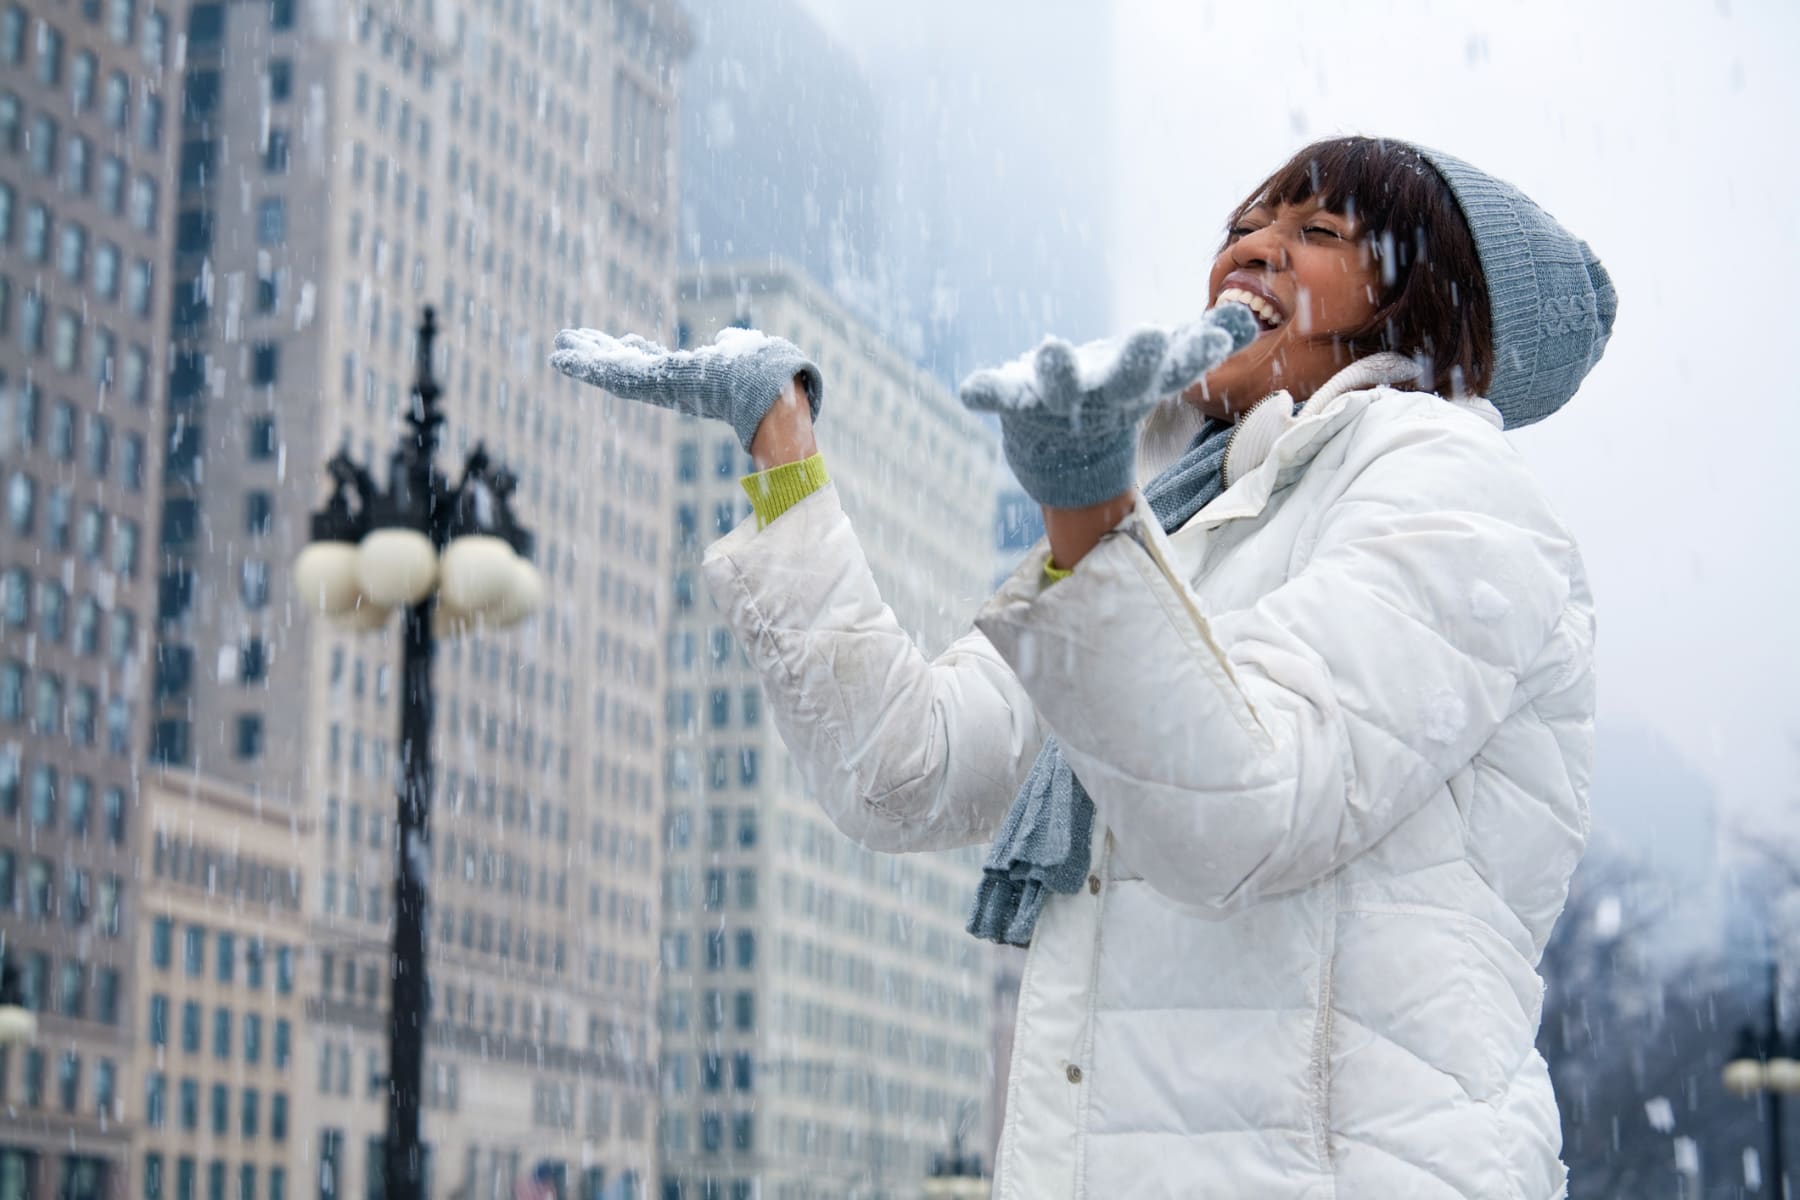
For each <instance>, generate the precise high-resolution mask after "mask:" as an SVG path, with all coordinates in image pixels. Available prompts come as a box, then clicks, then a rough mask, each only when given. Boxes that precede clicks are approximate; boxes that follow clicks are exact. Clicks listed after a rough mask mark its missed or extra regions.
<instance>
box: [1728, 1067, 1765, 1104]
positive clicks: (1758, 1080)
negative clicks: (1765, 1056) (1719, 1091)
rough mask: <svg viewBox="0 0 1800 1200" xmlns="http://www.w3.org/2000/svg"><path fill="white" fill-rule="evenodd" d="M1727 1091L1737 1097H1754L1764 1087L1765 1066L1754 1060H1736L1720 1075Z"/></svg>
mask: <svg viewBox="0 0 1800 1200" xmlns="http://www.w3.org/2000/svg"><path fill="white" fill-rule="evenodd" d="M1720 1075H1721V1078H1722V1079H1723V1080H1724V1083H1725V1090H1726V1091H1728V1092H1730V1093H1732V1094H1733V1095H1736V1096H1752V1095H1755V1094H1756V1093H1757V1092H1758V1091H1760V1090H1761V1088H1762V1085H1763V1065H1762V1064H1761V1063H1759V1062H1757V1061H1756V1060H1755V1059H1754V1058H1736V1059H1733V1060H1732V1061H1730V1062H1728V1063H1726V1064H1725V1070H1724V1071H1722V1072H1721V1073H1720Z"/></svg>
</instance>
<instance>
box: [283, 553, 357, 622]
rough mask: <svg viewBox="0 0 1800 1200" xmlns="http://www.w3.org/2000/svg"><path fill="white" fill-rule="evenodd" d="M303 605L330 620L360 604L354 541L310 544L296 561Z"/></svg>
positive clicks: (298, 586)
mask: <svg viewBox="0 0 1800 1200" xmlns="http://www.w3.org/2000/svg"><path fill="white" fill-rule="evenodd" d="M294 588H295V590H296V591H298V592H299V593H300V602H301V603H302V604H304V605H306V607H307V608H309V609H311V610H312V611H314V612H319V613H324V614H325V615H326V616H328V617H332V616H336V615H338V614H339V613H342V612H347V611H348V610H349V609H351V608H353V607H355V605H356V594H357V587H356V547H355V545H353V544H352V543H350V542H309V543H307V546H306V548H305V549H304V550H302V551H300V555H299V557H297V558H296V559H294Z"/></svg>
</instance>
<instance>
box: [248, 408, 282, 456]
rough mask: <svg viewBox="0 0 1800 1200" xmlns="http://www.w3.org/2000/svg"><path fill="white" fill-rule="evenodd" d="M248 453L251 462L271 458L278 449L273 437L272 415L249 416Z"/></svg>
mask: <svg viewBox="0 0 1800 1200" xmlns="http://www.w3.org/2000/svg"><path fill="white" fill-rule="evenodd" d="M248 440H249V453H250V458H251V461H253V462H267V461H269V460H271V459H273V458H274V457H275V455H276V453H277V450H278V449H279V446H278V444H277V442H276V439H275V418H274V417H252V418H250V433H249V439H248Z"/></svg>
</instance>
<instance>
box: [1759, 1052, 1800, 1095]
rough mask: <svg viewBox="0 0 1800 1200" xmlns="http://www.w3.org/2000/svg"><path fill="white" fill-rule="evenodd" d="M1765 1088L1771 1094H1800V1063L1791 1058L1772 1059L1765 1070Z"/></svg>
mask: <svg viewBox="0 0 1800 1200" xmlns="http://www.w3.org/2000/svg"><path fill="white" fill-rule="evenodd" d="M1763 1086H1764V1087H1766V1088H1768V1089H1769V1090H1770V1091H1771V1092H1789V1093H1793V1092H1800V1062H1795V1061H1794V1060H1793V1059H1791V1058H1771V1059H1770V1060H1769V1065H1768V1066H1767V1067H1765V1068H1763Z"/></svg>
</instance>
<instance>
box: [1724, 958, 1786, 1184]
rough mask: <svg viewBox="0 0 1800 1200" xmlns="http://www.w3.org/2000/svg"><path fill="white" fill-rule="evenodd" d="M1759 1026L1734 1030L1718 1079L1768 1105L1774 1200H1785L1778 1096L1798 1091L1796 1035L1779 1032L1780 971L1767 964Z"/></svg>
mask: <svg viewBox="0 0 1800 1200" xmlns="http://www.w3.org/2000/svg"><path fill="white" fill-rule="evenodd" d="M1766 1022H1767V1023H1766V1024H1764V1025H1763V1026H1762V1027H1760V1028H1757V1027H1752V1026H1749V1025H1746V1026H1744V1027H1743V1028H1742V1029H1740V1030H1738V1036H1737V1043H1736V1045H1735V1046H1734V1047H1733V1048H1732V1052H1731V1061H1729V1062H1727V1063H1726V1064H1725V1069H1724V1071H1723V1072H1721V1074H1720V1078H1721V1079H1722V1080H1723V1082H1724V1084H1725V1089H1726V1090H1727V1091H1729V1092H1732V1093H1734V1094H1736V1095H1739V1096H1744V1097H1750V1096H1754V1095H1757V1094H1758V1093H1761V1094H1762V1095H1763V1096H1764V1097H1766V1098H1767V1100H1768V1106H1769V1170H1768V1175H1769V1178H1770V1180H1771V1181H1772V1182H1773V1183H1774V1185H1775V1186H1774V1196H1775V1200H1789V1196H1788V1186H1787V1163H1786V1147H1785V1146H1784V1144H1783V1140H1782V1123H1781V1097H1782V1096H1783V1095H1786V1094H1791V1093H1794V1092H1800V1035H1795V1036H1792V1037H1783V1036H1782V1032H1781V968H1780V967H1779V966H1778V965H1777V964H1776V963H1774V962H1770V963H1769V1011H1768V1014H1767V1017H1766Z"/></svg>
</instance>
